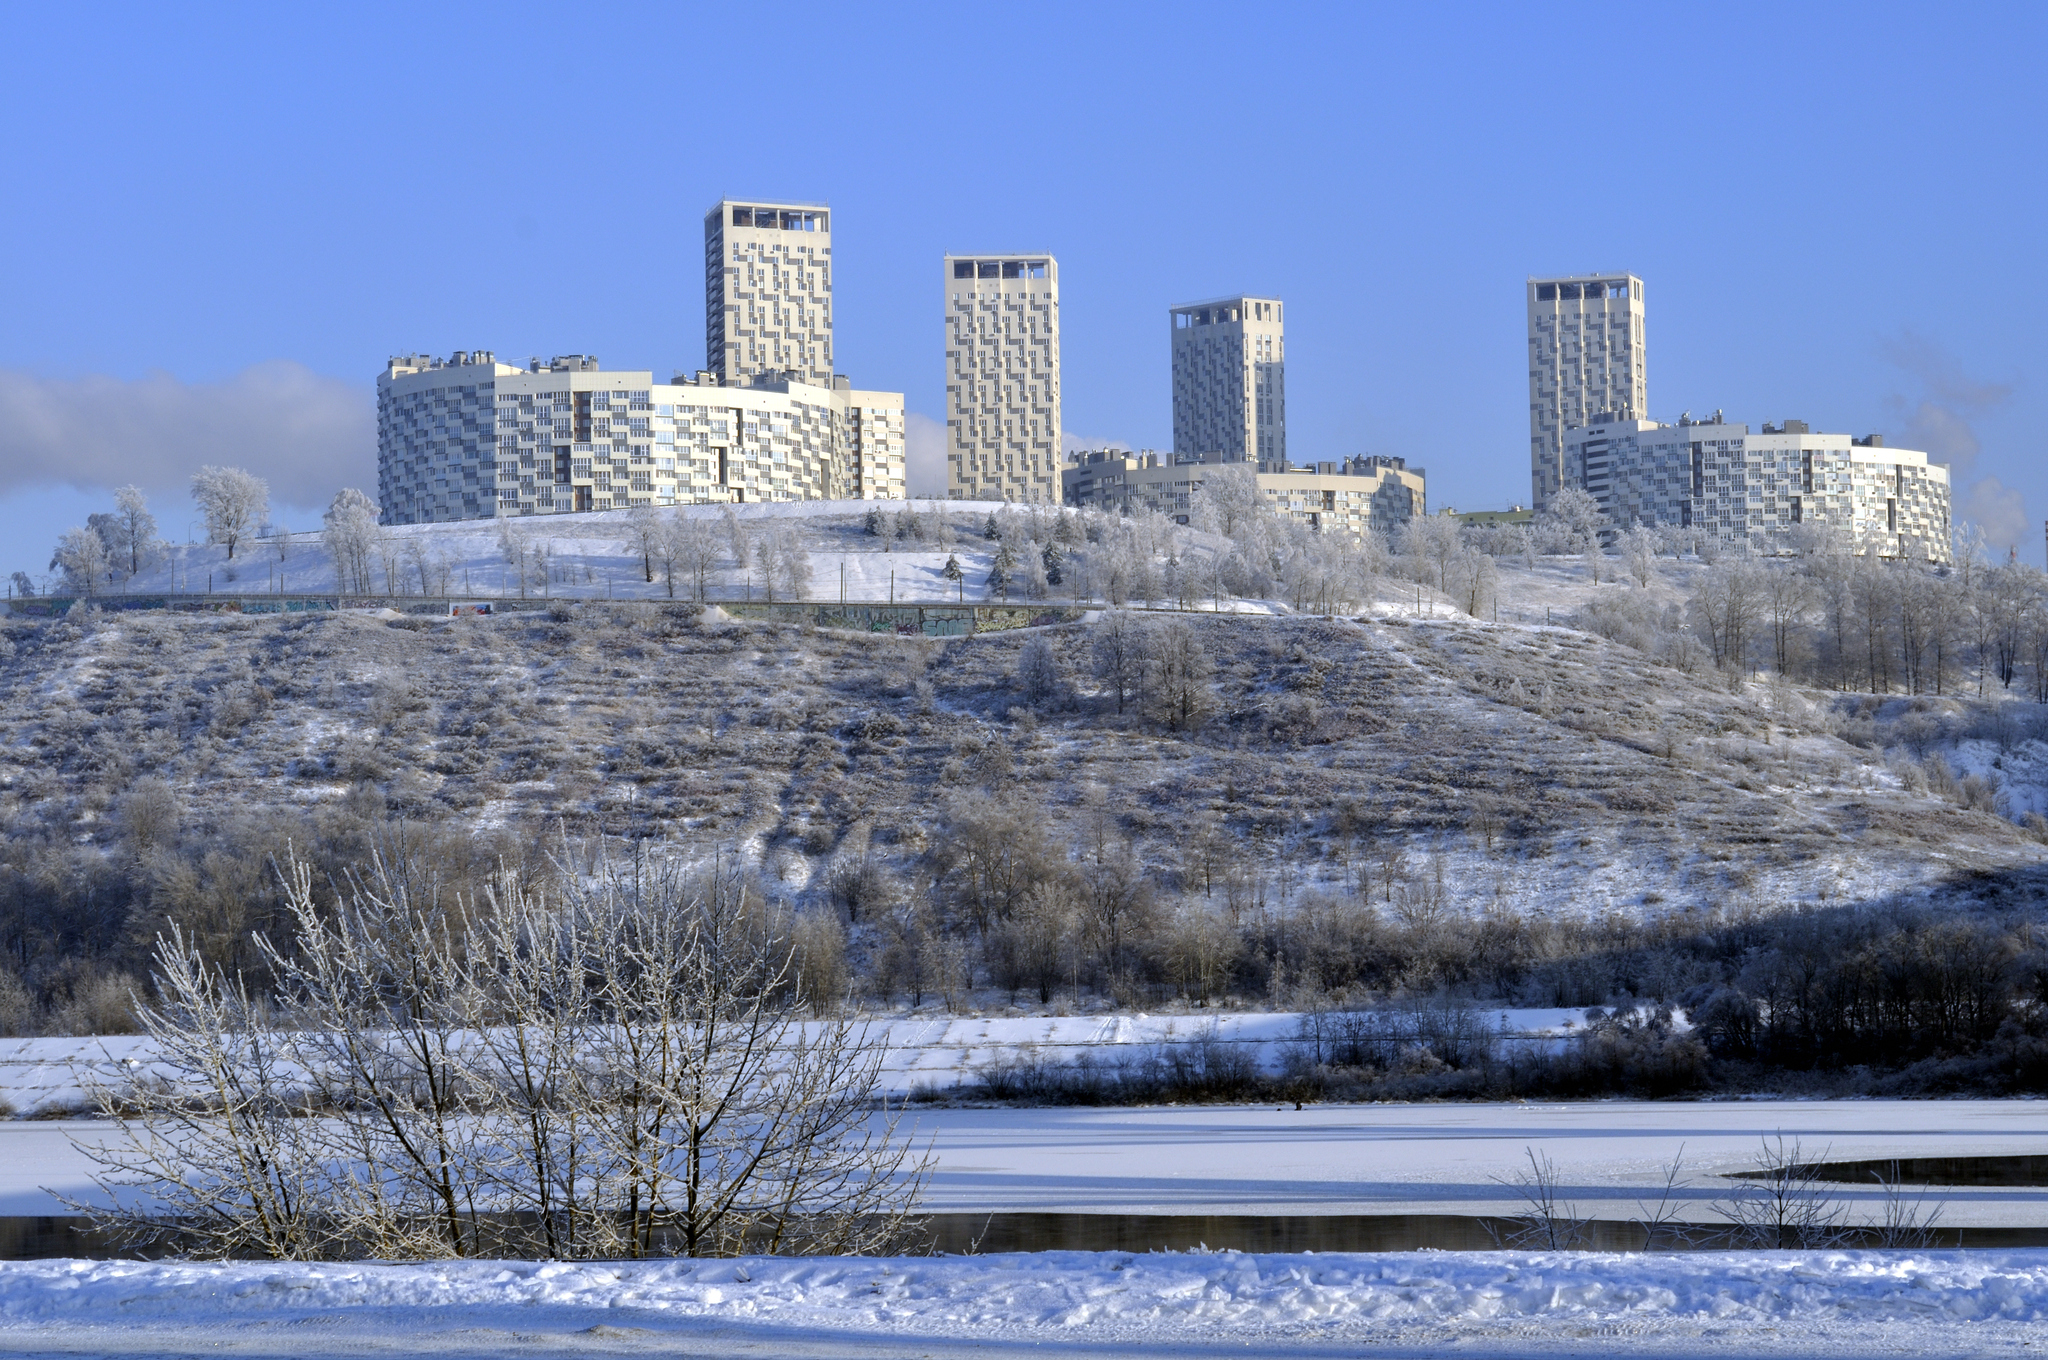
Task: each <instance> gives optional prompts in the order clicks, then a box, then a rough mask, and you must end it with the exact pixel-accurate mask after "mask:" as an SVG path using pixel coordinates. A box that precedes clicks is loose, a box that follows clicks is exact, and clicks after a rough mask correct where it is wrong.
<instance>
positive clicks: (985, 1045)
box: [0, 1009, 1584, 1116]
mask: <svg viewBox="0 0 2048 1360" xmlns="http://www.w3.org/2000/svg"><path fill="white" fill-rule="evenodd" d="M1476 1016H1477V1018H1478V1019H1479V1020H1480V1021H1481V1022H1482V1023H1484V1024H1486V1025H1488V1026H1489V1027H1493V1028H1497V1029H1498V1030H1499V1032H1500V1033H1501V1034H1502V1035H1504V1036H1506V1037H1508V1038H1511V1039H1519V1040H1523V1041H1525V1042H1531V1043H1554V1042H1556V1041H1557V1040H1559V1039H1561V1038H1563V1037H1564V1036H1566V1035H1568V1034H1570V1033H1571V1032H1572V1030H1573V1029H1574V1028H1575V1027H1577V1026H1579V1025H1581V1024H1582V1023H1583V1022H1584V1013H1583V1012H1581V1011H1577V1010H1570V1009H1540V1010H1527V1009H1525V1010H1485V1011H1479V1012H1477V1013H1476ZM807 1028H808V1029H816V1028H818V1027H817V1026H810V1027H807ZM868 1030H869V1033H871V1034H872V1035H873V1037H874V1039H875V1040H876V1042H877V1043H879V1044H880V1045H881V1047H882V1049H883V1054H882V1070H881V1086H882V1091H883V1093H884V1094H885V1095H887V1096H889V1097H890V1098H891V1099H894V1098H897V1097H900V1096H905V1095H909V1094H911V1093H913V1092H916V1091H920V1090H927V1091H935V1092H944V1091H947V1090H950V1089H952V1088H954V1087H956V1086H960V1085H963V1084H967V1083H971V1082H973V1081H974V1079H975V1077H976V1075H977V1074H978V1073H979V1072H980V1071H981V1069H982V1068H983V1067H984V1066H986V1065H987V1064H989V1063H991V1062H995V1061H998V1060H1006V1059H1007V1060H1015V1059H1018V1058H1022V1057H1035V1058H1040V1059H1043V1060H1046V1061H1050V1062H1063V1061H1067V1060H1070V1059H1073V1058H1076V1057H1078V1056H1080V1055H1081V1054H1083V1053H1088V1054H1091V1055H1093V1056H1094V1057H1096V1058H1101V1059H1112V1060H1113V1059H1114V1058H1115V1057H1116V1056H1117V1055H1118V1054H1119V1053H1123V1054H1130V1053H1135V1052H1137V1051H1139V1050H1142V1049H1147V1048H1150V1047H1152V1046H1155V1045H1160V1044H1184V1043H1215V1044H1223V1045H1228V1046H1230V1047H1232V1048H1235V1049H1240V1050H1242V1051H1244V1052H1245V1053H1247V1054H1248V1055H1249V1056H1250V1057H1251V1058H1252V1060H1253V1061H1254V1062H1256V1063H1257V1064H1258V1066H1259V1067H1260V1069H1261V1070H1263V1071H1267V1072H1277V1071H1279V1070H1280V1068H1281V1065H1282V1063H1283V1061H1284V1060H1285V1058H1286V1056H1287V1055H1288V1053H1289V1051H1290V1050H1292V1049H1294V1048H1296V1047H1298V1046H1299V1044H1300V1034H1301V1016H1300V1015H1298V1014H1296V1013H1293V1012H1288V1011H1273V1012H1240V1013H1236V1014H1224V1015H1214V1016H1201V1015H1185V1014H1183V1015H1078V1016H1054V1015H1036V1016H1030V1015H1026V1016H987V1017H984V1016H933V1017H926V1016H894V1017H879V1018H877V1019H875V1020H873V1021H872V1022H870V1023H869V1026H868ZM152 1061H153V1052H152V1049H151V1047H150V1043H149V1041H148V1040H147V1039H141V1038H135V1037H130V1036H113V1037H90V1036H86V1037H77V1038H53V1039H0V1100H5V1101H6V1102H7V1104H8V1105H10V1106H11V1107H12V1108H13V1109H14V1111H15V1113H17V1114H20V1115H31V1116H32V1115H38V1114H40V1115H45V1116H47V1115H51V1114H57V1113H61V1112H67V1111H73V1110H84V1109H86V1108H87V1107H88V1106H89V1105H90V1104H91V1096H90V1088H91V1087H92V1086H94V1085H100V1086H106V1087H109V1088H113V1089H118V1088H119V1087H121V1086H123V1085H125V1084H128V1083H130V1082H133V1081H135V1080H138V1079H146V1078H148V1077H151V1076H155V1075H161V1074H159V1073H157V1072H156V1071H155V1069H154V1068H153V1067H152Z"/></svg>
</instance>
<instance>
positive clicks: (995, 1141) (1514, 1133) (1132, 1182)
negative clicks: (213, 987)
mask: <svg viewBox="0 0 2048 1360" xmlns="http://www.w3.org/2000/svg"><path fill="white" fill-rule="evenodd" d="M908 1119H909V1120H910V1121H914V1122H915V1124H916V1127H917V1131H918V1139H919V1141H920V1142H922V1141H924V1140H925V1139H927V1138H929V1139H930V1140H931V1144H932V1149H933V1151H934V1153H935V1154H936V1156H937V1159H938V1166H937V1171H936V1174H935V1175H934V1176H933V1178H932V1183H931V1191H930V1195H929V1199H928V1207H929V1208H930V1209H932V1210H934V1211H938V1212H963V1213H966V1212H977V1211H981V1212H988V1211H998V1210H1013V1211H1040V1212H1068V1213H1103V1214H1117V1213H1131V1214H1139V1213H1144V1214H1274V1215H1279V1214H1286V1215H1299V1214H1412V1213H1433V1214H1490V1213H1501V1212H1512V1211H1514V1210H1516V1209H1519V1208H1520V1207H1521V1205H1520V1204H1519V1202H1518V1201H1517V1199H1516V1197H1515V1195H1514V1194H1513V1192H1512V1191H1510V1190H1508V1189H1506V1188H1504V1187H1503V1186H1501V1185H1500V1184H1499V1183H1497V1181H1496V1180H1495V1178H1496V1177H1507V1178H1511V1177H1513V1176H1514V1174H1515V1173H1516V1172H1517V1171H1519V1170H1521V1169H1523V1168H1524V1167H1525V1166H1526V1160H1525V1158H1526V1150H1527V1149H1531V1148H1534V1149H1536V1150H1537V1151H1538V1152H1539V1153H1542V1154H1544V1155H1547V1156H1548V1157H1550V1158H1551V1159H1552V1161H1554V1162H1555V1164H1556V1165H1557V1167H1558V1169H1559V1171H1560V1173H1561V1174H1562V1178H1563V1181H1564V1184H1565V1186H1566V1191H1567V1194H1568V1196H1569V1197H1570V1198H1572V1199H1573V1200H1574V1201H1575V1202H1577V1204H1578V1206H1579V1208H1580V1209H1581V1211H1583V1212H1586V1213H1589V1214H1591V1215H1592V1216H1595V1217H1602V1218H1628V1217H1631V1216H1633V1215H1634V1213H1635V1212H1636V1207H1635V1206H1636V1204H1637V1201H1639V1200H1641V1199H1643V1198H1644V1197H1645V1196H1647V1195H1653V1194H1654V1192H1656V1191H1658V1190H1660V1189H1661V1186H1662V1183H1663V1179H1664V1167H1665V1165H1666V1164H1667V1163H1668V1162H1669V1161H1670V1160H1671V1158H1672V1157H1674V1156H1676V1155H1678V1153H1679V1151H1680V1148H1681V1146H1682V1147H1683V1150H1684V1166H1685V1170H1686V1172H1687V1173H1688V1174H1689V1175H1690V1176H1691V1178H1692V1179H1693V1181H1694V1182H1695V1185H1694V1187H1693V1188H1692V1189H1691V1190H1690V1191H1689V1192H1687V1194H1688V1196H1689V1199H1690V1201H1691V1202H1692V1203H1693V1204H1694V1206H1695V1207H1696V1208H1697V1210H1698V1217H1700V1218H1701V1219H1710V1218H1711V1217H1712V1215H1711V1214H1710V1213H1708V1211H1707V1208H1706V1206H1707V1204H1708V1203H1709V1202H1710V1201H1711V1200H1712V1199H1714V1198H1715V1197H1716V1196H1717V1195H1719V1194H1721V1193H1723V1192H1724V1190H1725V1183H1722V1182H1719V1181H1718V1179H1717V1174H1716V1173H1723V1172H1729V1171H1739V1170H1744V1169H1746V1168H1747V1167H1748V1166H1749V1164H1750V1163H1751V1161H1752V1159H1753V1158H1754V1157H1755V1156H1756V1154H1757V1150H1758V1145H1759V1143H1760V1142H1761V1141H1762V1140H1763V1139H1766V1138H1775V1137H1777V1136H1779V1135H1780V1134H1782V1135H1783V1136H1784V1137H1785V1138H1786V1139H1788V1140H1790V1139H1793V1138H1797V1139H1799V1140H1801V1142H1802V1143H1803V1145H1804V1150H1805V1153H1806V1157H1807V1159H1808V1160H1820V1159H1822V1158H1823V1156H1825V1158H1826V1159H1827V1160H1831V1161H1851V1160H1855V1161H1864V1160H1875V1159H1882V1158H1894V1157H1897V1158H1907V1157H1956V1156H1980V1157H1981V1156H1991V1157H2003V1156H2026V1155H2032V1156H2042V1155H2048V1101H2025V1100H2018V1101H2009V1100H1979V1101H1932V1100H1930V1101H1750V1100H1744V1101H1726V1102H1713V1103H1683V1102H1626V1101H1607V1102H1595V1103H1587V1104H1562V1105H1520V1104H1517V1105H1468V1104H1437V1105H1312V1106H1310V1107H1308V1108H1307V1109H1303V1110H1296V1109H1294V1108H1293V1106H1292V1105H1287V1106H1284V1107H1276V1106H1272V1105H1262V1106H1196V1107H1174V1108H1138V1109H1054V1110H1016V1109H975V1110H958V1109H923V1110H916V1109H914V1110H913V1111H912V1112H911V1113H910V1115H909V1116H908ZM95 1127H100V1126H95V1125H93V1124H92V1123H90V1122H83V1121H54V1120H53V1121H40V1120H38V1121H9V1122H5V1123H0V1214H53V1213H61V1212H63V1209H62V1206H61V1205H59V1204H58V1203H57V1202H56V1201H55V1200H54V1199H53V1198H52V1197H51V1195H50V1194H49V1191H50V1190H52V1189H54V1190H58V1191H61V1192H64V1193H69V1194H77V1195H84V1194H88V1193H89V1192H90V1186H89V1185H88V1183H87V1180H86V1171H87V1166H86V1163H85V1161H84V1159H83V1158H82V1157H80V1156H79V1154H78V1153H77V1152H76V1151H75V1150H73V1148H72V1147H71V1145H70V1142H69V1139H68V1138H67V1136H66V1135H67V1131H70V1130H84V1131H90V1130H92V1129H94V1128H95ZM1844 1192H1845V1193H1846V1194H1848V1195H1850V1196H1851V1197H1854V1196H1856V1195H1859V1194H1865V1193H1866V1192H1862V1191H1859V1190H1857V1189H1855V1188H1854V1187H1844ZM1943 1198H1944V1199H1946V1200H1947V1204H1948V1207H1947V1209H1946V1212H1945V1213H1944V1221H1945V1222H1947V1223H1948V1224H1950V1225H1951V1226H1957V1227H1971V1226H1977V1227H1990V1226H2004V1227H2039V1226H2048V1187H2043V1188H2025V1187H2021V1188H1985V1189H1956V1190H1952V1191H1945V1192H1943Z"/></svg>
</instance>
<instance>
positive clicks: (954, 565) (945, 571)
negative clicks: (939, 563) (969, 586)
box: [939, 553, 967, 581]
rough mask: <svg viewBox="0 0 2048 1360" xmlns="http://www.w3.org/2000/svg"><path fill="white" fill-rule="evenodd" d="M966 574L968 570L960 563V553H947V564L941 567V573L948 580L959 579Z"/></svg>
mask: <svg viewBox="0 0 2048 1360" xmlns="http://www.w3.org/2000/svg"><path fill="white" fill-rule="evenodd" d="M966 574H967V572H966V571H965V570H964V569H963V568H962V567H961V565H960V555H959V554H958V553H947V554H946V565H945V566H943V567H941V568H939V575H941V576H943V577H945V578H946V579H947V580H948V581H957V580H959V579H960V578H961V577H963V576H965V575H966Z"/></svg>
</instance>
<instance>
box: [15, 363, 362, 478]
mask: <svg viewBox="0 0 2048 1360" xmlns="http://www.w3.org/2000/svg"><path fill="white" fill-rule="evenodd" d="M208 463H218V464H225V465H229V466H234V467H242V468H247V469H248V470H249V471H251V472H253V473H255V474H256V475H257V476H259V477H262V478H263V479H265V480H266V481H268V482H269V483H270V495H271V501H272V504H274V505H275V504H284V505H294V506H302V507H320V506H325V505H326V504H327V502H328V501H329V500H330V499H331V498H332V497H333V495H334V493H335V492H336V491H337V490H339V489H340V488H341V487H344V486H357V487H362V488H365V489H374V488H375V486H376V476H377V418H376V408H375V399H374V397H373V396H372V395H371V394H370V392H369V391H368V390H367V388H366V386H365V385H364V384H361V383H349V382H343V381H341V380H340V379H338V378H329V377H323V376H321V375H320V374H317V373H314V372H313V371H312V370H310V369H308V368H306V367H304V366H303V365H300V364H296V363H293V362H291V361H289V360H284V359H278V360H272V361H270V362H268V363H261V364H256V365H254V366H253V367H250V368H246V369H243V370H242V371H241V372H240V373H237V374H235V375H234V376H233V377H231V378H229V379H227V380H226V381H224V382H217V383H185V382H180V381H179V380H178V379H176V378H174V377H172V376H171V375H169V374H168V373H153V374H151V375H150V376H148V377H146V378H142V379H139V380H135V381H129V380H126V379H122V378H111V377H106V376H102V375H97V374H95V375H90V376H87V377H83V378H71V379H52V378H39V377H36V376H34V375H32V374H27V373H21V372H15V371H9V370H0V496H4V495H8V494H11V493H14V492H18V491H23V490H27V489H31V488H35V487H44V486H51V485H66V486H71V487H75V488H77V489H79V490H81V491H94V490H106V489H110V488H113V487H117V486H124V485H127V484H129V483H131V482H132V483H134V484H135V485H137V486H140V487H141V488H142V489H143V490H144V491H145V492H147V493H150V495H151V497H152V499H155V498H158V497H168V496H173V495H175V496H182V495H183V494H184V493H185V492H186V490H187V489H188V487H189V486H190V483H191V478H192V474H193V473H194V472H196V471H198V470H199V469H200V467H202V466H204V465H205V464H208Z"/></svg>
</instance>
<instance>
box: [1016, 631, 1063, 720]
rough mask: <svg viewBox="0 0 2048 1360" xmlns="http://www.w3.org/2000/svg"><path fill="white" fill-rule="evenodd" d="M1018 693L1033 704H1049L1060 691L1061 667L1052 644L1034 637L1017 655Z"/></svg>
mask: <svg viewBox="0 0 2048 1360" xmlns="http://www.w3.org/2000/svg"><path fill="white" fill-rule="evenodd" d="M1016 683H1017V691H1018V693H1020V694H1022V695H1023V696H1024V698H1025V699H1026V700H1027V701H1028V702H1030V703H1032V704H1044V703H1049V702H1050V701H1051V700H1052V699H1053V697H1054V696H1056V695H1057V694H1058V693H1059V690H1060V667H1059V661H1058V659H1057V658H1056V657H1055V656H1054V655H1053V650H1052V643H1050V642H1048V641H1047V640H1046V639H1045V638H1044V637H1042V636H1041V637H1034V638H1032V639H1031V640H1030V641H1029V642H1026V643H1025V644H1024V647H1023V649H1022V650H1021V651H1019V652H1018V653H1017V674H1016Z"/></svg>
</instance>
